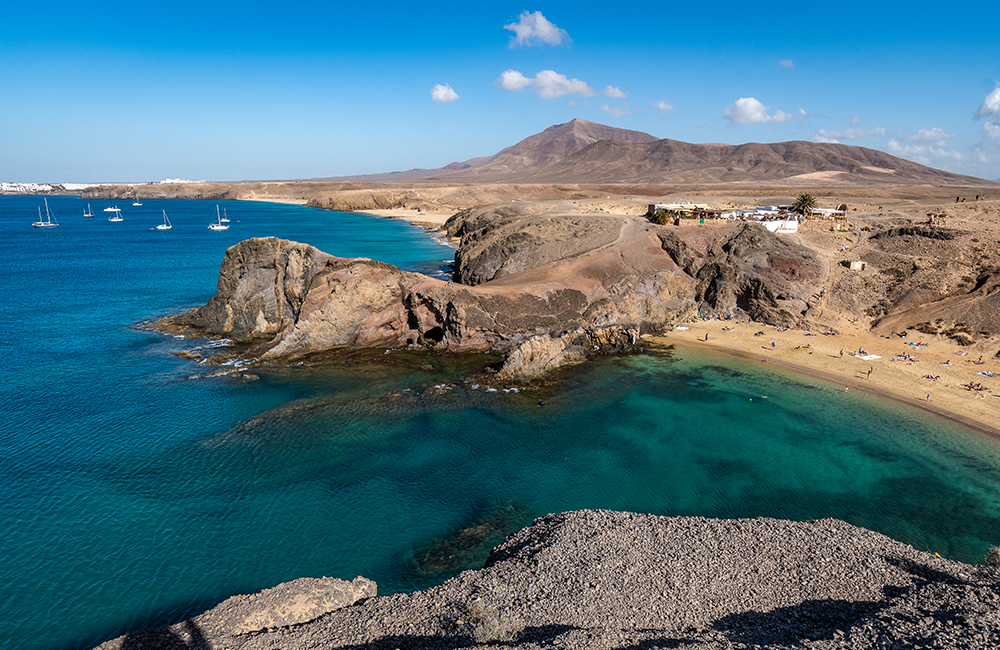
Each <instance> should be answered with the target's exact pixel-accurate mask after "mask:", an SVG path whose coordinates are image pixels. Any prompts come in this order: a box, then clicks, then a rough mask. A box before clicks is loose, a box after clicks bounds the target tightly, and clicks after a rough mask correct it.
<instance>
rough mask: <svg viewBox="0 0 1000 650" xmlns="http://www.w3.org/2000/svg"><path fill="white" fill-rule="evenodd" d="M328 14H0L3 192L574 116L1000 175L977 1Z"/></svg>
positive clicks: (479, 150) (461, 152)
mask: <svg viewBox="0 0 1000 650" xmlns="http://www.w3.org/2000/svg"><path fill="white" fill-rule="evenodd" d="M11 4H13V3H11ZM340 4H341V3H334V2H324V3H312V2H295V1H292V2H288V3H284V4H280V3H273V2H269V3H263V2H257V1H256V0H251V1H248V2H241V3H233V2H211V1H210V0H205V1H203V2H190V1H189V0H180V1H178V2H174V3H169V4H168V3H163V4H159V3H132V2H129V3H126V2H102V1H100V0H98V1H97V2H94V3H79V2H76V3H63V2H52V3H47V4H44V5H30V4H29V3H18V6H7V7H5V8H4V9H3V10H2V12H0V70H2V71H3V73H2V76H0V124H2V127H0V181H12V182H96V181H136V182H141V181H155V180H162V179H164V178H204V179H208V180H250V179H253V180H274V179H293V178H310V177H323V176H338V175H349V174H365V173H375V172H385V171H398V170H405V169H411V168H414V167H438V166H442V165H445V164H448V163H450V162H453V161H460V160H466V159H468V158H472V157H475V156H484V155H490V154H493V153H496V152H497V151H499V150H500V149H502V148H503V147H506V146H508V145H511V144H514V143H515V142H517V141H519V140H521V139H523V138H525V137H527V136H529V135H531V134H533V133H537V132H539V131H541V130H543V129H545V128H546V127H548V126H551V125H553V124H559V123H562V122H567V121H569V120H571V119H573V118H575V117H579V118H582V119H586V120H591V121H595V122H601V123H604V124H609V125H612V126H617V127H621V128H627V129H635V130H638V131H645V132H647V133H651V134H653V135H655V136H658V137H663V138H673V139H676V140H682V141H686V142H698V143H703V142H728V143H735V144H738V143H744V142H781V141H786V140H812V141H837V142H842V143H844V144H853V145H861V146H865V147H870V148H873V149H879V150H882V151H886V152H889V153H892V154H894V155H899V156H901V157H904V158H907V159H910V160H915V161H917V162H920V163H922V164H927V165H930V166H933V167H939V168H942V169H947V170H949V171H955V172H959V173H965V174H971V175H974V176H980V177H983V178H989V179H1000V4H998V3H994V2H988V3H976V4H973V3H963V2H957V3H947V4H938V5H933V6H932V5H928V6H927V8H926V9H923V8H921V7H920V5H915V4H913V3H912V2H905V3H903V2H891V3H860V2H847V3H803V2H785V1H783V0H776V1H772V2H769V3H752V4H751V3H745V2H741V3H727V2H714V3H709V2H701V3H697V2H696V3H691V2H688V3H673V2H657V3H648V4H647V3H622V4H621V5H615V4H614V3H588V2H572V3H571V2H547V3H539V4H529V5H523V4H506V3H488V4H487V5H478V6H474V5H475V3H469V2H461V3H459V2H439V3H412V2H407V3H395V2H383V3H367V4H358V5H352V6H349V7H344V6H339V5H340Z"/></svg>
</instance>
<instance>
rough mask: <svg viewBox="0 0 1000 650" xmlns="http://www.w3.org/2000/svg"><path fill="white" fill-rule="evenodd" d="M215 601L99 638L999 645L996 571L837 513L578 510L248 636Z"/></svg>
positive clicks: (164, 643) (150, 644)
mask: <svg viewBox="0 0 1000 650" xmlns="http://www.w3.org/2000/svg"><path fill="white" fill-rule="evenodd" d="M211 613H212V612H208V613H206V614H203V615H202V616H201V617H196V618H194V619H192V620H191V621H187V622H185V623H180V624H177V625H175V626H171V627H170V628H164V629H162V630H153V631H147V632H142V633H134V634H130V635H126V636H124V637H120V638H119V639H115V640H114V641H110V642H108V643H106V644H104V646H102V648H105V649H107V650H111V649H112V648H138V647H143V648H157V647H159V648H215V649H222V648H239V649H242V650H257V649H264V648H283V649H288V650H291V649H296V648H327V649H330V648H358V649H360V648H372V649H375V648H389V649H391V648H467V647H480V646H489V645H502V646H507V647H517V648H622V649H625V648H628V649H633V648H634V649H639V648H720V649H721V648H824V649H825V648H852V649H853V648H880V649H885V648H983V649H987V648H991V649H992V648H1000V572H998V571H996V570H994V569H989V568H986V567H980V566H970V565H966V564H962V563H960V562H954V561H951V560H946V559H944V558H941V557H938V556H936V555H933V554H929V553H925V552H921V551H917V550H915V549H913V548H912V547H910V546H907V545H905V544H901V543H899V542H895V541H893V540H891V539H889V538H887V537H885V536H884V535H881V534H878V533H874V532H871V531H869V530H865V529H863V528H858V527H855V526H852V525H850V524H847V523H844V522H842V521H837V520H833V519H823V520H819V521H811V522H792V521H782V520H775V519H737V520H715V519H703V518H689V517H657V516H653V515H643V514H634V513H627V512H610V511H577V512H569V513H561V514H552V515H547V516H545V517H542V518H540V519H538V520H536V521H535V523H534V524H533V525H532V526H529V527H528V528H525V529H523V530H521V531H520V532H518V533H516V534H514V535H512V536H511V537H510V538H508V539H507V541H506V542H504V544H502V545H501V546H499V547H497V548H495V549H494V550H493V552H492V553H491V555H490V558H489V560H488V561H487V563H486V566H485V567H484V568H483V569H481V570H479V571H467V572H464V573H462V574H461V575H459V576H457V577H455V578H453V579H451V580H449V581H447V582H445V583H444V584H442V585H440V586H438V587H435V588H432V589H428V590H426V591H421V592H415V593H410V594H396V595H393V596H387V597H376V598H363V596H362V600H360V601H358V602H357V603H356V604H354V605H351V606H346V607H343V608H341V609H338V610H336V611H333V612H331V613H328V614H325V615H322V616H320V617H319V618H317V619H315V620H312V621H310V622H306V623H302V624H297V625H289V626H284V627H278V628H270V629H266V630H262V631H256V632H252V633H244V634H233V633H232V630H230V631H229V632H227V631H225V630H224V629H222V628H218V627H217V626H215V625H213V626H212V629H211V630H210V631H209V630H207V629H205V630H202V629H200V628H198V621H199V620H203V617H208V616H209V615H210V614H211ZM217 618H218V616H216V619H217ZM204 620H207V619H204Z"/></svg>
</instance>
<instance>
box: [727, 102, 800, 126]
mask: <svg viewBox="0 0 1000 650" xmlns="http://www.w3.org/2000/svg"><path fill="white" fill-rule="evenodd" d="M769 108H771V107H770V106H764V105H763V104H761V103H760V102H759V101H757V100H756V99H754V98H753V97H740V98H739V99H737V100H736V103H735V104H733V105H732V106H727V107H726V108H725V110H724V111H723V113H725V115H726V119H728V120H729V123H730V124H731V125H732V126H739V125H741V124H764V123H768V122H772V123H778V124H780V123H782V122H788V121H791V120H794V119H795V116H794V115H791V114H789V113H785V112H783V111H775V112H774V115H768V114H767V110H768V109H769ZM799 111H800V113H802V114H803V115H804V114H805V111H803V110H802V109H801V108H800V109H799Z"/></svg>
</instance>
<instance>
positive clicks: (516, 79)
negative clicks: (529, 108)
mask: <svg viewBox="0 0 1000 650" xmlns="http://www.w3.org/2000/svg"><path fill="white" fill-rule="evenodd" d="M533 81H534V79H529V78H527V77H525V76H524V75H523V74H521V73H520V72H518V71H517V70H504V71H503V72H502V73H501V74H500V87H501V88H503V89H504V90H521V89H522V88H524V87H525V86H530V85H531V83H532V82H533Z"/></svg>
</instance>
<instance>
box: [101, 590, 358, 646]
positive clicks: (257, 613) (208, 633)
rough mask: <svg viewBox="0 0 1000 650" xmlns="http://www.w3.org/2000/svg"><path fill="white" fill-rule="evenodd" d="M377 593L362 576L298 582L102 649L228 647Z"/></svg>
mask: <svg viewBox="0 0 1000 650" xmlns="http://www.w3.org/2000/svg"><path fill="white" fill-rule="evenodd" d="M377 594H378V586H377V585H376V584H375V583H374V582H372V581H371V580H368V579H367V578H362V577H361V576H358V577H357V578H355V579H354V580H352V581H350V582H348V581H346V580H339V579H337V578H299V579H298V580H293V581H291V582H285V583H282V584H280V585H278V586H276V587H272V588H271V589H265V590H264V591H261V592H259V593H256V594H250V595H238V596H232V597H231V598H227V599H226V600H224V601H223V602H222V603H220V604H219V605H217V606H215V607H213V608H212V609H210V610H208V611H207V612H205V613H203V614H199V615H198V616H195V617H194V618H192V619H190V620H188V621H184V622H183V623H178V624H176V625H171V626H169V627H165V628H160V629H156V630H148V631H143V632H135V633H132V634H128V635H125V636H123V637H119V638H117V639H114V640H112V641H109V642H107V643H105V644H103V645H102V646H100V648H101V650H128V649H129V648H138V647H145V648H150V649H152V650H155V649H157V648H163V649H168V648H171V649H172V648H177V647H179V648H214V647H225V646H229V645H230V644H233V642H234V640H235V639H234V638H239V637H242V636H244V635H248V634H252V633H261V632H266V631H267V630H274V629H277V628H283V627H289V626H292V625H302V624H304V623H309V622H310V621H314V620H316V619H317V618H319V617H321V616H323V615H325V614H329V613H330V612H333V611H336V610H338V609H341V608H343V607H350V606H351V605H354V604H355V603H357V602H358V601H360V600H363V599H365V598H374V597H375V596H376V595H377ZM236 643H239V641H237V642H236Z"/></svg>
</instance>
